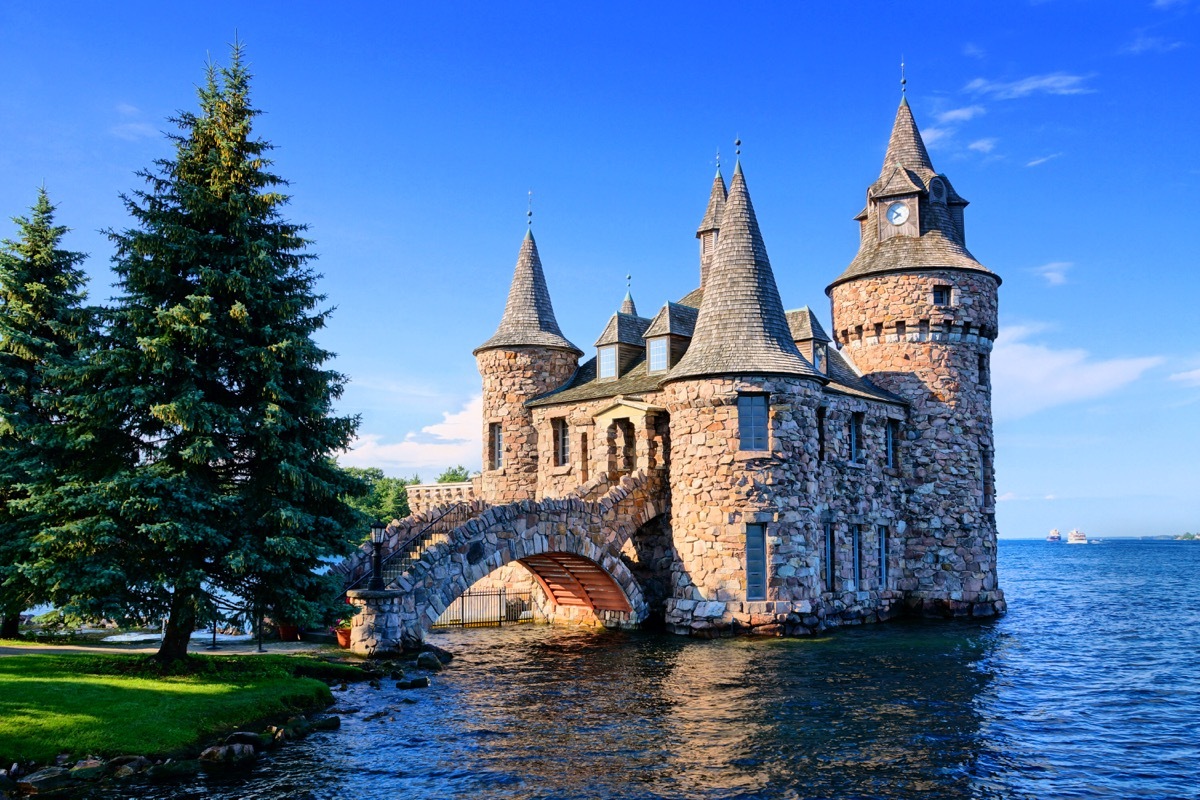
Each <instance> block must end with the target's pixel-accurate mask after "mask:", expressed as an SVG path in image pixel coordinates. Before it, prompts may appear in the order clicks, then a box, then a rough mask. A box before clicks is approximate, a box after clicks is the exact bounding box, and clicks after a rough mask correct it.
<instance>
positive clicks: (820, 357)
mask: <svg viewBox="0 0 1200 800" xmlns="http://www.w3.org/2000/svg"><path fill="white" fill-rule="evenodd" d="M825 348H826V345H824V344H822V343H821V342H815V343H814V344H813V366H814V367H816V370H817V372H822V373H823V372H825V368H826V363H825V362H826V359H825V356H826V351H825Z"/></svg>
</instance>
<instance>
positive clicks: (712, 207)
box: [696, 167, 728, 288]
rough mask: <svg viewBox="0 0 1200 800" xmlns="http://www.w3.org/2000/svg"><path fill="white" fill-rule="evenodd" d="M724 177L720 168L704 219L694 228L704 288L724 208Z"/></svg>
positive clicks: (725, 193) (709, 196)
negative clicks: (697, 240) (697, 241)
mask: <svg viewBox="0 0 1200 800" xmlns="http://www.w3.org/2000/svg"><path fill="white" fill-rule="evenodd" d="M727 194H728V192H727V191H726V190H725V178H724V177H722V175H721V168H720V167H717V174H716V176H715V177H713V184H712V191H710V192H709V194H708V208H706V209H705V210H704V219H702V220H700V227H699V228H697V229H696V238H697V239H699V240H700V287H701V288H704V280H705V278H707V277H708V269H709V267H710V266H712V261H713V256H714V255H716V252H717V239H718V237H719V234H720V230H721V213H722V212H723V211H724V209H725V197H726V195H727Z"/></svg>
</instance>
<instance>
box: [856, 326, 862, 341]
mask: <svg viewBox="0 0 1200 800" xmlns="http://www.w3.org/2000/svg"><path fill="white" fill-rule="evenodd" d="M854 338H855V339H858V341H860V342H861V341H862V340H863V326H862V325H855V326H854Z"/></svg>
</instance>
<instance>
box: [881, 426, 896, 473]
mask: <svg viewBox="0 0 1200 800" xmlns="http://www.w3.org/2000/svg"><path fill="white" fill-rule="evenodd" d="M884 463H885V464H887V466H888V468H889V469H899V468H900V420H898V419H889V420H888V421H887V460H886V461H885V462H884Z"/></svg>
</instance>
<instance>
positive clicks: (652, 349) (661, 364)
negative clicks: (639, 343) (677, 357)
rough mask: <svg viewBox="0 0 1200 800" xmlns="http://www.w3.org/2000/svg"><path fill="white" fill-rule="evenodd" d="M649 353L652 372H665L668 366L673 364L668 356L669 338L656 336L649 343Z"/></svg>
mask: <svg viewBox="0 0 1200 800" xmlns="http://www.w3.org/2000/svg"><path fill="white" fill-rule="evenodd" d="M647 350H648V353H647V355H646V358H647V360H648V361H649V364H650V366H649V370H650V371H651V372H663V371H664V370H666V369H667V367H669V366H671V361H670V358H669V357H668V348H667V338H666V337H665V336H664V337H661V338H654V339H651V340H650V342H649V343H648V344H647Z"/></svg>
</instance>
